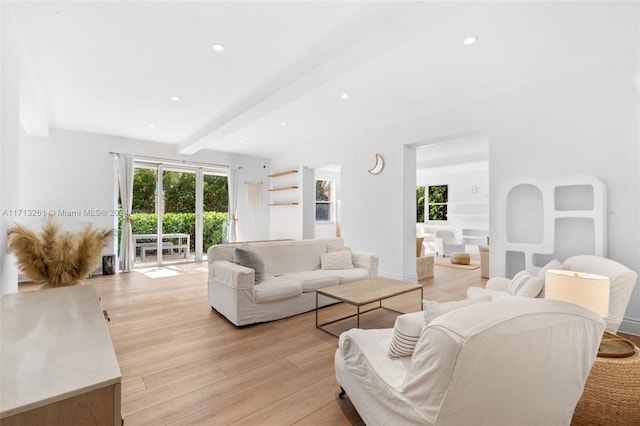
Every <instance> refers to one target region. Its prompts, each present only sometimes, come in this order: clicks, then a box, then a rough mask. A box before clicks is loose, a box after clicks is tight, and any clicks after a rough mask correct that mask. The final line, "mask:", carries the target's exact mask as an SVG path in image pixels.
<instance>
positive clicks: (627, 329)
mask: <svg viewBox="0 0 640 426" xmlns="http://www.w3.org/2000/svg"><path fill="white" fill-rule="evenodd" d="M618 331H620V332H622V333H627V334H633V335H634V336H640V320H637V319H631V318H625V319H624V320H623V321H622V324H620V328H619V329H618Z"/></svg>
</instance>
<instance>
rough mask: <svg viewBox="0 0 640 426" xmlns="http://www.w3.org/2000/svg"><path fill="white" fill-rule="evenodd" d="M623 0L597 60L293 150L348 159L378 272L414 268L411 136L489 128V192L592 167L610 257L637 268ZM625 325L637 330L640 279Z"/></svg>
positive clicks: (351, 212)
mask: <svg viewBox="0 0 640 426" xmlns="http://www.w3.org/2000/svg"><path fill="white" fill-rule="evenodd" d="M618 6H620V7H616V8H615V10H611V13H615V14H616V17H615V18H616V19H612V20H608V21H603V25H614V22H615V25H616V29H615V30H616V32H617V33H619V34H620V38H619V43H618V44H616V45H615V46H607V47H606V49H605V48H602V49H601V50H596V49H594V51H593V60H594V61H593V66H591V67H588V68H580V69H576V70H571V72H566V73H564V74H562V75H559V76H557V77H555V78H552V79H549V80H541V81H538V82H535V83H531V84H528V85H526V86H518V87H513V88H511V89H510V90H509V91H508V92H503V93H495V94H493V95H491V96H488V97H486V98H484V99H480V100H469V102H467V103H465V104H464V105H460V106H459V107H458V108H455V109H452V110H449V111H442V112H439V113H437V114H432V115H430V116H420V117H408V118H407V120H406V121H405V122H403V123H398V125H397V126H394V127H392V128H387V129H376V132H375V133H373V132H372V133H370V134H366V135H360V137H359V138H358V139H357V140H356V142H355V143H353V142H352V139H353V135H349V137H350V138H351V140H346V139H345V140H336V141H333V145H332V146H329V145H328V144H324V145H323V146H321V147H320V146H319V147H317V148H316V149H312V148H310V147H308V146H305V149H304V150H299V151H297V152H295V153H293V154H292V155H295V157H292V158H296V159H297V161H300V162H302V163H303V164H304V163H308V164H313V163H318V162H321V164H327V163H330V162H335V163H339V164H341V170H342V217H343V227H342V233H343V236H344V237H345V243H346V244H347V245H350V246H352V247H354V248H357V249H365V250H368V251H372V252H375V253H378V254H379V256H380V272H381V274H387V275H389V276H398V277H408V276H411V275H412V273H413V272H414V271H412V268H411V263H410V262H408V260H407V259H408V258H409V257H408V256H406V257H407V259H405V256H404V255H403V252H406V251H407V250H411V251H413V250H414V248H413V247H414V244H415V243H414V241H415V240H414V235H415V219H413V220H414V221H413V222H412V223H410V224H409V223H407V224H406V226H407V227H408V229H409V230H408V232H406V230H404V229H403V226H404V225H403V212H404V211H410V215H411V217H414V218H415V216H414V215H415V176H416V170H415V163H414V166H413V170H411V173H413V185H412V186H410V188H411V191H412V194H413V195H412V196H411V197H408V196H403V185H405V184H408V185H411V181H410V179H409V178H405V177H404V174H405V173H406V171H407V169H409V168H410V167H411V165H410V164H405V163H404V161H403V159H404V158H405V153H404V145H406V144H412V145H414V146H417V145H419V144H422V142H423V141H428V140H440V141H441V140H443V139H447V137H449V136H453V135H460V134H477V133H478V132H479V131H480V132H486V133H487V134H488V135H489V164H490V172H489V197H490V198H491V197H492V196H493V194H496V196H497V194H498V191H499V188H500V187H501V185H502V184H503V183H504V182H506V181H507V180H510V179H513V178H518V177H545V176H561V175H574V174H587V175H593V176H596V177H598V178H599V179H601V180H602V181H604V182H605V184H606V185H607V189H608V202H609V217H608V228H609V232H608V247H609V257H610V258H612V259H614V260H617V261H619V262H621V263H623V264H625V265H627V266H628V267H629V268H631V269H633V270H635V271H638V272H640V257H639V256H638V253H639V252H640V251H639V249H640V175H639V170H640V153H639V152H638V151H639V146H640V137H639V132H640V123H639V122H640V96H639V95H638V91H637V90H636V88H635V86H634V82H633V77H634V75H636V74H637V73H638V70H639V69H640V61H639V58H640V56H639V52H640V34H639V28H640V25H639V23H640V18H639V17H640V14H639V11H638V8H639V6H638V4H637V3H625V4H624V5H622V4H619V5H618ZM569 24H570V23H568V25H569ZM568 30H569V29H568ZM376 152H379V153H381V154H382V155H383V156H384V157H385V159H386V167H385V170H384V171H383V173H382V174H380V175H378V176H372V175H370V174H368V173H367V169H368V168H370V167H371V165H372V162H373V156H374V154H375V153H376ZM283 161H284V159H283ZM409 198H411V199H409ZM496 208H497V207H496V203H490V230H491V239H492V241H494V240H496V239H499V238H502V236H501V235H498V234H497V232H496V230H497V228H498V227H497V223H496V220H497V211H496ZM405 234H406V235H405ZM403 235H404V238H403ZM493 266H494V265H492V271H495V268H494V267H493ZM413 267H414V268H415V265H414V266H413ZM492 273H494V272H492ZM622 330H623V331H624V330H627V331H633V332H634V333H635V334H640V285H636V288H635V291H634V293H633V296H632V299H631V302H630V304H629V308H628V310H627V313H626V320H625V322H624V323H623V325H622Z"/></svg>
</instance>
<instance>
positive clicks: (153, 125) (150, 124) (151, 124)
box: [147, 123, 156, 128]
mask: <svg viewBox="0 0 640 426" xmlns="http://www.w3.org/2000/svg"><path fill="white" fill-rule="evenodd" d="M147 127H151V128H153V127H156V125H155V124H153V123H149V124H147Z"/></svg>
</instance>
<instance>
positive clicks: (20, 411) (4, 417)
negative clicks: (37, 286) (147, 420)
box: [0, 285, 122, 426]
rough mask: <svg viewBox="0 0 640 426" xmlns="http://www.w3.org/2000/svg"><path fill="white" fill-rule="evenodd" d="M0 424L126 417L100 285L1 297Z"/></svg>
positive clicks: (111, 423)
mask: <svg viewBox="0 0 640 426" xmlns="http://www.w3.org/2000/svg"><path fill="white" fill-rule="evenodd" d="M0 322H1V325H0V333H1V334H0V359H1V361H2V364H1V368H2V369H1V371H0V425H1V426H14V425H20V426H26V425H29V426H31V425H105V426H107V425H108V426H114V425H115V426H117V425H120V424H121V421H122V420H121V414H120V413H121V411H120V382H121V374H120V368H119V366H118V361H117V359H116V355H115V353H114V350H113V345H112V343H111V337H110V336H109V330H108V328H107V325H106V323H105V319H104V315H103V312H102V308H101V306H100V301H99V298H98V293H97V290H96V288H95V286H94V285H78V286H73V287H63V288H57V289H49V290H38V291H32V292H25V293H17V294H7V295H4V296H3V297H2V303H1V304H0Z"/></svg>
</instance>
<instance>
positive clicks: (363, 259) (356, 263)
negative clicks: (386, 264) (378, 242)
mask: <svg viewBox="0 0 640 426" xmlns="http://www.w3.org/2000/svg"><path fill="white" fill-rule="evenodd" d="M351 260H352V261H353V267H354V268H362V269H366V270H367V271H368V272H369V277H370V278H374V277H377V276H378V255H377V254H373V253H367V252H363V251H353V250H352V251H351Z"/></svg>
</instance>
